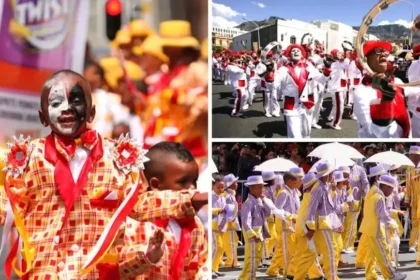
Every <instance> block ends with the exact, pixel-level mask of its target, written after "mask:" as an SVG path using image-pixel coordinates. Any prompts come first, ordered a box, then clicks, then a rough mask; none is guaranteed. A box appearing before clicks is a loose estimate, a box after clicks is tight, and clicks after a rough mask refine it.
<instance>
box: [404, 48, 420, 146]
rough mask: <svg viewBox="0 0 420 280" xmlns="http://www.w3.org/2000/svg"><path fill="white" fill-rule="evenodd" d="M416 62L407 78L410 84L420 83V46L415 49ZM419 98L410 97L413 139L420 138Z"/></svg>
mask: <svg viewBox="0 0 420 280" xmlns="http://www.w3.org/2000/svg"><path fill="white" fill-rule="evenodd" d="M413 57H414V61H413V62H411V65H410V67H409V68H408V71H407V77H408V82H409V83H414V82H418V81H420V63H419V57H420V44H419V45H415V46H414V47H413ZM417 99H418V98H417V97H409V102H408V104H409V105H408V108H409V110H410V111H411V113H412V117H411V126H412V131H413V137H414V138H419V137H420V100H417Z"/></svg>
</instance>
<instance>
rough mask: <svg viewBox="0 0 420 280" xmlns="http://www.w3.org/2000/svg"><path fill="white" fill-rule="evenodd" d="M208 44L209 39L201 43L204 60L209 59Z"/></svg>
mask: <svg viewBox="0 0 420 280" xmlns="http://www.w3.org/2000/svg"><path fill="white" fill-rule="evenodd" d="M208 43H209V41H208V40H207V38H206V39H204V40H203V42H202V43H201V57H202V58H204V59H208V58H209V51H208Z"/></svg>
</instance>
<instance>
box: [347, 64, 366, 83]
mask: <svg viewBox="0 0 420 280" xmlns="http://www.w3.org/2000/svg"><path fill="white" fill-rule="evenodd" d="M347 76H348V79H349V80H350V86H358V85H359V84H360V83H361V82H362V77H363V75H362V72H361V71H360V69H359V68H357V66H356V61H354V60H353V61H351V62H350V65H349V68H348V73H347Z"/></svg>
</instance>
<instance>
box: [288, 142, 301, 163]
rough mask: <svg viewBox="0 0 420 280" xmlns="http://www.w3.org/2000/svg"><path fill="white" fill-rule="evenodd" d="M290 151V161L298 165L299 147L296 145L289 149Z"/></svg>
mask: <svg viewBox="0 0 420 280" xmlns="http://www.w3.org/2000/svg"><path fill="white" fill-rule="evenodd" d="M289 150H290V151H291V153H290V158H289V159H290V160H291V161H293V162H294V163H296V164H297V165H299V163H298V154H299V147H298V146H297V145H294V146H292V147H291V149H289Z"/></svg>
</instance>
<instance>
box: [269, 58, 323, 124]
mask: <svg viewBox="0 0 420 280" xmlns="http://www.w3.org/2000/svg"><path fill="white" fill-rule="evenodd" d="M294 69H295V72H296V75H297V76H298V77H299V76H300V72H301V67H299V66H294ZM306 70H307V71H308V72H309V76H308V79H307V82H306V84H305V87H304V89H303V91H302V94H300V95H299V90H298V85H297V84H296V83H295V81H294V80H293V78H292V76H291V74H290V73H289V68H288V67H287V66H282V67H280V68H279V71H277V72H276V76H275V82H274V83H275V84H276V85H277V86H278V87H279V88H280V91H281V93H282V95H283V96H284V97H285V107H284V114H285V115H286V116H295V115H301V114H304V113H306V110H308V108H307V107H306V106H305V105H304V103H303V102H307V101H310V99H311V98H312V97H313V98H314V95H316V94H318V92H317V91H318V88H319V87H318V83H324V82H325V81H324V80H325V79H326V77H325V76H323V75H321V74H320V73H319V71H318V70H317V69H316V68H315V67H314V66H313V65H312V64H311V63H309V62H306ZM290 98H293V99H294V104H293V109H291V110H290V109H288V108H287V107H288V106H287V102H289V101H290V100H292V99H290ZM292 102H293V100H292ZM311 109H313V107H312V108H311ZM311 109H310V110H311Z"/></svg>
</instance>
